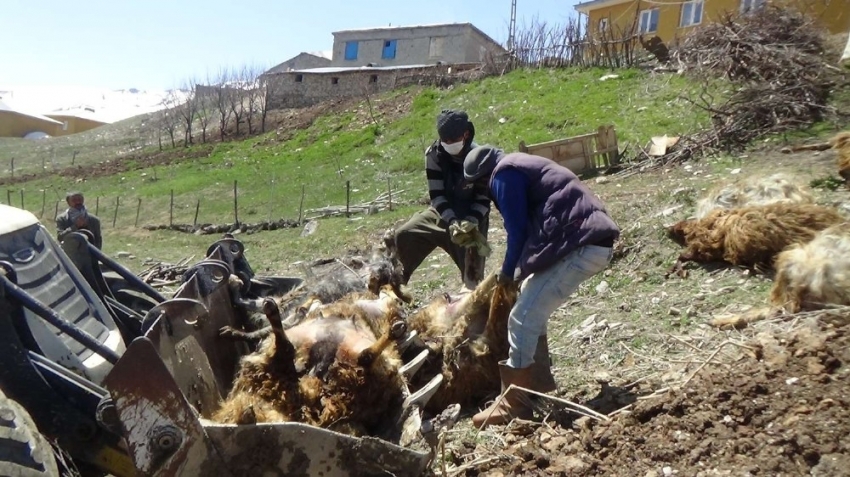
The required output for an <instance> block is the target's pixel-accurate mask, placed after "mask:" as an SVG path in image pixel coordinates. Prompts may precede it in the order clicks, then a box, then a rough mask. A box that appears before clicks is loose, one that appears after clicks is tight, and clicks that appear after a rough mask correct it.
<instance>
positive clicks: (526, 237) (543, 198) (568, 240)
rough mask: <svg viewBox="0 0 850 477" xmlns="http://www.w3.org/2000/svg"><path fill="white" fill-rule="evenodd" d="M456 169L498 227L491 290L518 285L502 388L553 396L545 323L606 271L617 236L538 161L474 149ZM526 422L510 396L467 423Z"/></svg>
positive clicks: (590, 202)
mask: <svg viewBox="0 0 850 477" xmlns="http://www.w3.org/2000/svg"><path fill="white" fill-rule="evenodd" d="M463 168H464V178H465V180H467V181H469V182H473V183H475V185H476V186H477V187H483V188H485V189H486V190H487V191H489V194H490V198H491V199H492V201H493V204H494V205H495V206H496V208H497V209H498V210H499V212H500V213H501V214H502V218H503V220H504V223H505V230H506V231H507V234H508V240H507V242H508V243H507V251H506V252H505V258H504V261H503V262H502V267H501V269H500V271H499V272H498V275H497V280H498V282H499V283H500V284H510V283H514V282H515V281H522V280H525V283H524V285H523V287H522V290H521V292H520V295H519V298H518V300H517V302H516V304H515V305H514V307H513V309H512V310H511V314H510V318H509V321H508V341H509V342H510V351H509V354H508V359H507V360H506V361H503V362H501V363H499V373H500V376H501V380H502V387H503V389H506V388H507V387H508V386H509V385H511V384H513V385H515V386H519V387H522V388H526V389H531V390H534V391H538V392H544V393H545V392H551V391H554V390H555V389H556V388H557V386H556V384H555V380H554V379H553V377H552V374H551V370H550V367H549V364H550V363H549V353H548V348H547V347H546V346H547V345H546V323H547V321H548V320H549V316H550V315H551V314H552V312H553V311H555V309H557V308H558V307H559V306H560V305H562V304H563V303H565V302H566V301H567V298H568V297H569V296H570V295H571V294H572V293H573V292H575V290H576V289H578V286H579V285H580V284H581V283H582V282H583V281H585V280H587V279H588V278H590V277H592V276H593V275H596V274H597V273H599V272H601V271H602V270H604V269H605V268H606V267H607V266H608V264H609V263H610V261H611V256H612V251H613V246H614V241H616V240H617V238H618V237H619V235H620V229H619V227H617V224H616V223H614V221H613V220H612V219H611V217H610V216H609V215H608V213H607V212H606V210H605V206H604V205H603V204H602V202H601V201H600V200H599V198H598V197H597V196H596V195H595V194H593V192H592V191H591V190H590V189H589V188H587V186H585V185H584V184H583V183H582V182H581V181H580V180H579V178H578V177H576V175H575V174H573V173H572V171H570V170H569V169H567V168H566V167H563V166H561V165H560V164H557V163H556V162H554V161H552V160H550V159H547V158H545V157H540V156H533V155H529V154H524V153H512V154H505V152H504V151H502V150H501V149H497V148H495V147H493V146H480V147H477V148H475V149H473V150H472V151H470V152H469V154H467V156H466V158H465V159H464V162H463ZM526 279H527V280H526ZM531 416H532V411H531V408H530V407H529V406H528V404H527V401H526V400H525V399H524V396H522V393H521V392H514V391H512V392H510V393H508V394H507V395H505V398H504V399H502V400H501V401H498V403H494V404H492V405H491V406H490V407H488V408H487V409H485V410H484V411H481V412H479V413H478V414H476V415H475V416H474V417H473V418H472V422H473V424H475V426H476V427H481V426H482V425H488V424H503V423H506V422H508V421H510V420H511V419H512V418H514V417H519V418H523V419H529V418H531Z"/></svg>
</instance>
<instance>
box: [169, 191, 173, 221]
mask: <svg viewBox="0 0 850 477" xmlns="http://www.w3.org/2000/svg"><path fill="white" fill-rule="evenodd" d="M173 224H174V189H171V202H170V203H169V204H168V228H171V226H172V225H173Z"/></svg>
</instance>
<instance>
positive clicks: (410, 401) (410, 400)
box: [402, 374, 443, 408]
mask: <svg viewBox="0 0 850 477" xmlns="http://www.w3.org/2000/svg"><path fill="white" fill-rule="evenodd" d="M442 384H443V375H442V374H438V375H436V376H434V377H433V378H431V380H430V381H428V384H426V385H425V386H422V388H421V389H419V390H418V391H416V392H415V393H413V394H411V395H410V396H408V397H407V399H405V400H404V404H402V406H403V407H404V408H408V407H410V406H413V405H417V406H419V407H420V408H422V407H425V405H426V404H428V401H430V400H431V398H432V397H434V394H436V393H437V390H438V389H440V386H441V385H442Z"/></svg>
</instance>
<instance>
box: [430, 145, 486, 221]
mask: <svg viewBox="0 0 850 477" xmlns="http://www.w3.org/2000/svg"><path fill="white" fill-rule="evenodd" d="M476 147H477V144H475V143H474V142H471V143H470V144H469V145H467V146H466V147H465V148H464V149H463V151H461V157H460V158H455V157H453V156H452V155H450V154H449V153H447V152H446V151H445V150H444V149H443V147H442V146H441V145H440V141H435V142H434V144H432V145H431V146H430V147H428V149H427V150H426V151H425V175H426V177H427V178H428V195H429V196H430V198H431V207H433V208H434V209H435V210H436V211H437V213H438V214H440V219H442V220H443V221H444V222H445V223H447V224H448V223H450V222H451V221H452V220H453V219H458V220H469V221H472V222H475V223H480V222H481V219H483V218H484V216H485V215H487V214H488V213H490V197H489V196H488V195H487V194H486V191H481V190H475V189H473V185H472V184H469V183H466V182H465V181H464V180H463V158H464V157H466V154H467V153H469V151H471V150H472V149H474V148H476Z"/></svg>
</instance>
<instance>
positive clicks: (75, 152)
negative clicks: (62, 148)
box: [71, 151, 80, 166]
mask: <svg viewBox="0 0 850 477" xmlns="http://www.w3.org/2000/svg"><path fill="white" fill-rule="evenodd" d="M78 152H80V151H74V156H73V157H71V165H72V166H73V165H74V163H75V162H77V153H78Z"/></svg>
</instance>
